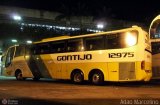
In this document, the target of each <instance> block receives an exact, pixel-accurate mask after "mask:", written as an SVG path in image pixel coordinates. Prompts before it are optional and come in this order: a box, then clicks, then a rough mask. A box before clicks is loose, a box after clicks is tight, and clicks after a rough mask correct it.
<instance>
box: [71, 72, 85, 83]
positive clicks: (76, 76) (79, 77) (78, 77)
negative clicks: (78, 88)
mask: <svg viewBox="0 0 160 105" xmlns="http://www.w3.org/2000/svg"><path fill="white" fill-rule="evenodd" d="M71 79H72V81H73V82H74V83H82V82H83V80H84V76H83V73H82V72H81V71H75V72H73V73H72V78H71Z"/></svg>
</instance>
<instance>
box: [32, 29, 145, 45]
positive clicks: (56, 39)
mask: <svg viewBox="0 0 160 105" xmlns="http://www.w3.org/2000/svg"><path fill="white" fill-rule="evenodd" d="M134 29H136V30H139V29H140V30H142V28H141V27H138V26H132V27H131V28H125V29H120V30H114V31H107V32H99V33H92V34H85V35H78V36H67V35H66V36H59V37H53V38H46V39H42V40H41V41H38V42H34V43H35V44H36V43H43V42H48V41H58V40H65V39H73V38H83V37H89V36H97V35H103V34H110V33H112V34H113V33H119V32H124V31H128V30H134Z"/></svg>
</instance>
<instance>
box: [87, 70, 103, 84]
mask: <svg viewBox="0 0 160 105" xmlns="http://www.w3.org/2000/svg"><path fill="white" fill-rule="evenodd" d="M90 80H91V82H92V83H93V84H94V85H102V84H103V83H104V75H103V73H102V72H101V71H95V72H93V73H92V74H91V78H90Z"/></svg>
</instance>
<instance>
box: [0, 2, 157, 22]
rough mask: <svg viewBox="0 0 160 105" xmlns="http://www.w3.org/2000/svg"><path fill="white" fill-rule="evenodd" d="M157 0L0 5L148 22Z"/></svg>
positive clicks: (9, 3) (6, 3)
mask: <svg viewBox="0 0 160 105" xmlns="http://www.w3.org/2000/svg"><path fill="white" fill-rule="evenodd" d="M159 4H160V2H159V1H158V0H1V1H0V5H4V6H17V7H24V8H31V9H41V10H48V11H55V12H56V11H57V12H60V13H64V14H66V15H77V16H78V15H80V16H81V15H83V16H94V17H95V18H114V19H120V20H127V21H137V22H144V23H146V24H150V22H151V21H152V19H153V18H154V17H155V16H156V15H158V14H160V6H159Z"/></svg>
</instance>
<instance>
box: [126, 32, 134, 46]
mask: <svg viewBox="0 0 160 105" xmlns="http://www.w3.org/2000/svg"><path fill="white" fill-rule="evenodd" d="M125 42H126V45H128V46H133V45H135V44H136V43H137V34H136V33H131V32H126V38H125Z"/></svg>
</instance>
